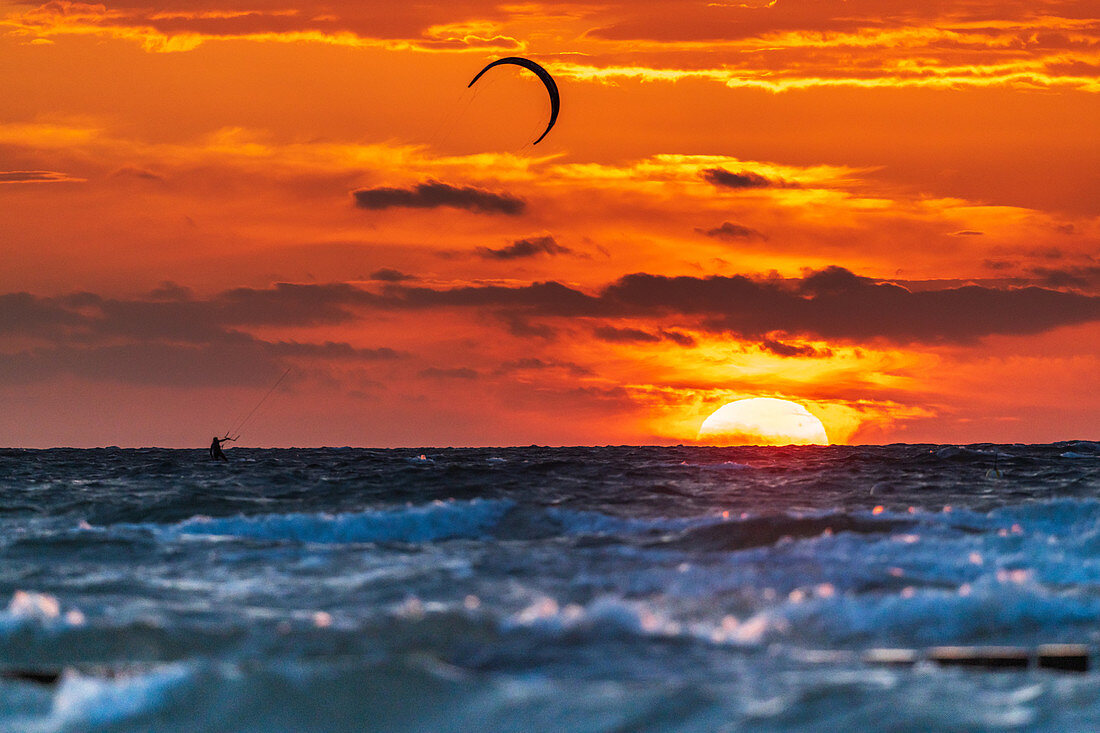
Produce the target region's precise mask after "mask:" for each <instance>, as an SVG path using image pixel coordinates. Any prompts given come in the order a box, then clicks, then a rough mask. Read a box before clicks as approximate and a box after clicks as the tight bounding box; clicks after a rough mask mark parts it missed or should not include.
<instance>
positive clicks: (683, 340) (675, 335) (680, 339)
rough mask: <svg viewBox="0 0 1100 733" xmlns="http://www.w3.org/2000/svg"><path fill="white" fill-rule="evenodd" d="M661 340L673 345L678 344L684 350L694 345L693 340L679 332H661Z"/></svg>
mask: <svg viewBox="0 0 1100 733" xmlns="http://www.w3.org/2000/svg"><path fill="white" fill-rule="evenodd" d="M661 338H663V339H665V340H666V341H671V342H672V343H674V344H679V345H680V346H683V347H684V348H686V349H690V348H692V347H694V346H695V345H696V342H695V339H694V338H693V337H691V336H689V335H688V334H686V333H681V332H680V331H661Z"/></svg>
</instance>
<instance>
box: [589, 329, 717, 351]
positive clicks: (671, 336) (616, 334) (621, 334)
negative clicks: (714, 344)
mask: <svg viewBox="0 0 1100 733" xmlns="http://www.w3.org/2000/svg"><path fill="white" fill-rule="evenodd" d="M592 333H593V335H594V336H595V337H596V338H598V339H599V340H601V341H607V342H608V343H613V344H655V343H658V342H660V341H671V342H672V343H674V344H677V345H679V346H683V347H685V348H691V347H693V346H695V345H696V342H695V339H694V338H692V337H691V336H689V335H688V334H686V333H681V332H680V331H668V330H664V329H662V330H661V331H659V332H658V333H656V334H653V333H650V332H649V331H643V330H641V329H639V328H616V327H614V326H597V327H596V328H595V329H594V330H593V332H592Z"/></svg>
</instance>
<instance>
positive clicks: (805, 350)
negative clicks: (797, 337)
mask: <svg viewBox="0 0 1100 733" xmlns="http://www.w3.org/2000/svg"><path fill="white" fill-rule="evenodd" d="M760 348H761V349H762V350H764V351H770V352H771V353H773V354H775V355H777V356H792V357H793V356H801V357H807V358H811V359H819V358H822V357H827V356H832V355H833V352H832V350H831V349H822V350H818V349H815V348H814V347H813V346H810V345H809V344H802V345H801V346H795V345H794V344H785V343H783V342H781V341H776V340H774V339H768V338H766V339H764V340H763V341H762V342H760Z"/></svg>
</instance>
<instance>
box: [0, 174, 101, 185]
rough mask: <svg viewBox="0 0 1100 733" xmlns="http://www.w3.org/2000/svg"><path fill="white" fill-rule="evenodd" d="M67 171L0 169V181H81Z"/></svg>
mask: <svg viewBox="0 0 1100 733" xmlns="http://www.w3.org/2000/svg"><path fill="white" fill-rule="evenodd" d="M81 181H83V179H81V178H73V177H72V176H70V175H69V174H67V173H58V172H57V171H0V183H72V182H81Z"/></svg>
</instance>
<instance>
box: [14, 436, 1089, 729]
mask: <svg viewBox="0 0 1100 733" xmlns="http://www.w3.org/2000/svg"><path fill="white" fill-rule="evenodd" d="M228 454H229V456H230V457H231V462H229V463H227V464H221V463H214V462H211V461H209V460H207V459H206V452H205V450H191V451H187V450H162V449H141V450H123V449H99V450H71V449H57V450H45V451H37V450H5V451H0V674H3V673H6V676H3V677H0V730H2V731H30V732H37V731H342V730H347V731H466V730H484V731H741V730H745V731H771V730H820V731H837V730H860V729H863V730H898V731H901V730H913V731H921V730H968V731H969V730H976V731H984V730H990V731H992V730H1028V731H1032V730H1050V731H1066V730H1082V731H1086V730H1097V729H1100V673H1098V672H1097V671H1091V672H1087V673H1068V672H1057V671H1051V670H1045V669H1038V668H1034V667H1032V668H1029V669H1025V670H1018V671H984V670H976V669H964V668H958V667H941V666H938V665H935V664H932V663H929V662H921V663H918V664H916V665H914V666H906V667H894V666H877V665H875V664H871V663H868V662H866V661H864V657H863V656H862V654H863V652H865V651H866V650H868V649H872V648H878V647H887V648H912V649H917V650H923V649H926V648H928V647H931V646H937V645H1022V646H1028V647H1032V646H1034V645H1037V644H1042V643H1053V642H1068V643H1079V644H1087V645H1089V647H1090V649H1092V650H1093V652H1094V653H1095V651H1096V650H1097V649H1098V648H1100V444H1098V443H1090V442H1072V443H1059V444H1054V445H1036V446H1025V445H972V446H965V447H964V446H935V445H895V446H882V447H841V446H835V447H828V448H825V447H799V448H795V447H792V448H698V447H673V448H659V447H592V448H540V447H529V448H491V449H488V448H487V449H416V450H363V449H316V450H305V449H287V450H252V449H246V448H233V449H231V450H229V451H228ZM1096 666H1097V665H1096V661H1095V660H1094V662H1093V667H1094V668H1095V667H1096ZM28 671H34V672H37V673H40V674H44V675H46V677H45V678H44V679H40V680H39V681H34V680H31V679H28V678H27V677H26V675H25V674H22V673H25V672H28ZM14 672H20V674H13V673H14ZM54 675H57V677H56V679H54Z"/></svg>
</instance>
